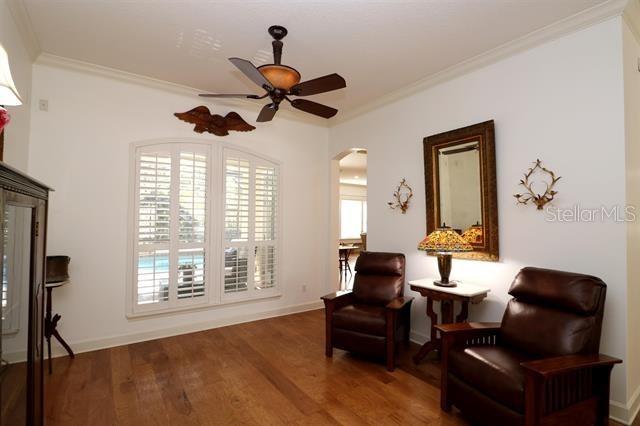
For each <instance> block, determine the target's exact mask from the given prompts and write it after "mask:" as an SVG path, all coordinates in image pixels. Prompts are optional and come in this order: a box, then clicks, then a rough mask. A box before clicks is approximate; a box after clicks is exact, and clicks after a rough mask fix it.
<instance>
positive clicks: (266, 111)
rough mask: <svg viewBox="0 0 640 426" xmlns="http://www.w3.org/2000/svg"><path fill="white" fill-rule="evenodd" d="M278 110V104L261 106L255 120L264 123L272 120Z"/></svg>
mask: <svg viewBox="0 0 640 426" xmlns="http://www.w3.org/2000/svg"><path fill="white" fill-rule="evenodd" d="M277 111H278V106H277V105H275V104H267V105H265V106H264V107H262V110H261V111H260V114H259V115H258V119H257V120H256V121H257V122H259V123H264V122H265V121H271V120H273V116H274V115H276V112H277Z"/></svg>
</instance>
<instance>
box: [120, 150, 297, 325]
mask: <svg viewBox="0 0 640 426" xmlns="http://www.w3.org/2000/svg"><path fill="white" fill-rule="evenodd" d="M163 144H180V145H184V146H185V147H186V146H189V145H192V146H199V147H205V148H208V150H209V151H208V152H209V163H210V164H209V169H210V170H209V176H208V177H207V188H209V189H208V194H207V195H208V199H207V209H208V212H207V216H206V218H207V220H208V226H207V230H206V235H205V239H207V238H208V243H206V250H207V253H209V258H210V259H211V260H210V261H209V262H207V264H206V266H205V268H206V269H205V274H206V275H205V277H206V278H205V280H206V281H205V298H206V299H207V300H206V301H203V302H202V303H189V304H186V305H182V304H178V305H177V306H169V307H158V306H154V305H155V304H150V305H151V306H148V307H146V306H144V305H138V304H137V292H136V282H137V281H136V275H135V274H136V263H135V262H134V257H135V253H136V243H137V240H136V230H137V225H136V219H137V211H138V200H137V199H136V194H137V193H138V185H139V182H138V161H137V153H138V151H139V150H140V149H144V148H145V147H150V146H154V145H163ZM225 149H231V150H235V151H238V152H241V153H244V154H247V155H250V156H253V157H256V158H258V159H261V160H263V161H266V162H269V163H273V164H274V165H276V166H277V168H278V173H279V177H278V198H277V200H278V205H277V210H276V215H277V219H276V226H277V234H276V235H277V236H278V238H277V239H276V256H277V259H279V260H278V263H277V265H276V279H277V281H276V283H277V284H276V286H275V287H274V288H273V289H268V290H266V291H265V292H260V293H259V294H249V295H247V297H242V298H240V297H238V298H223V297H222V294H223V292H224V284H223V281H222V272H223V270H224V269H223V266H222V262H223V261H224V257H223V250H224V248H221V247H223V245H224V237H223V232H224V226H223V220H224V211H223V210H224V200H223V193H224V192H223V190H224V188H223V186H224V150H225ZM128 161H129V176H128V181H127V187H128V192H129V194H128V198H129V199H128V205H127V242H126V244H127V249H126V256H127V261H126V275H127V276H126V280H125V287H126V288H125V316H126V318H128V319H135V318H143V317H150V316H163V315H171V314H175V313H178V312H188V311H199V310H205V309H211V308H216V307H223V306H228V305H233V304H238V303H246V302H254V301H260V300H266V299H274V298H279V297H281V296H282V294H283V289H284V287H285V284H284V282H283V280H282V277H283V274H282V273H281V270H282V265H283V263H284V257H283V252H284V250H283V248H282V246H283V237H284V232H283V229H282V223H283V207H282V206H283V199H284V196H283V192H284V191H283V186H282V176H283V173H284V167H283V164H282V162H281V161H279V160H276V159H274V158H270V157H268V156H266V155H264V154H261V153H258V152H256V151H253V150H251V149H247V148H245V147H242V146H238V145H236V144H231V143H225V142H222V143H221V142H219V141H217V140H202V139H192V138H162V139H149V140H142V141H135V142H131V143H130V144H129V158H128ZM172 167H173V166H172ZM215 259H218V260H215ZM253 293H255V292H253ZM141 306H143V308H140V307H141Z"/></svg>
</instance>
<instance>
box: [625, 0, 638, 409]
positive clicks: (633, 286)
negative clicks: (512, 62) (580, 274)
mask: <svg viewBox="0 0 640 426" xmlns="http://www.w3.org/2000/svg"><path fill="white" fill-rule="evenodd" d="M637 10H639V11H640V7H638V9H637ZM637 13H639V14H640V12H637ZM638 19H639V20H640V17H638ZM622 31H623V33H622V35H623V44H624V103H625V128H626V141H627V143H626V146H627V156H626V161H627V202H628V203H629V204H630V205H634V206H636V207H637V208H638V209H639V211H640V118H639V117H640V70H638V66H639V63H638V61H639V60H640V39H639V38H638V37H640V36H639V35H638V34H635V35H634V33H633V32H632V30H631V29H630V27H629V26H628V25H627V23H626V22H625V23H624V25H623V26H622ZM639 258H640V221H635V222H633V223H630V224H629V226H628V227H627V262H628V266H627V274H628V277H629V280H628V300H629V309H628V312H627V316H628V317H627V321H628V324H627V327H628V333H627V371H628V377H629V380H628V382H627V395H628V397H629V402H630V404H631V406H630V409H631V411H634V412H635V411H636V410H637V409H638V406H639V405H640V331H639V330H640V310H638V309H637V303H638V301H639V300H640V262H638V259H639Z"/></svg>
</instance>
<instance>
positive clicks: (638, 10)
mask: <svg viewBox="0 0 640 426" xmlns="http://www.w3.org/2000/svg"><path fill="white" fill-rule="evenodd" d="M622 17H623V18H624V21H625V22H626V24H627V26H628V27H629V29H630V30H631V32H632V33H633V35H634V37H635V38H636V40H637V41H638V43H640V0H629V4H628V5H627V7H626V8H625V9H624V13H623V14H622Z"/></svg>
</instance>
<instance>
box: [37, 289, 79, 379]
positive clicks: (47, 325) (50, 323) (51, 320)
mask: <svg viewBox="0 0 640 426" xmlns="http://www.w3.org/2000/svg"><path fill="white" fill-rule="evenodd" d="M46 289H47V303H46V307H45V315H44V337H45V339H47V350H48V352H49V374H51V373H52V372H53V368H52V366H51V336H53V337H55V338H56V339H57V340H58V342H60V344H61V345H62V346H63V347H64V349H65V350H66V351H67V353H68V354H69V356H70V357H71V358H75V355H74V353H73V351H72V350H71V347H70V346H69V345H68V344H67V342H65V341H64V339H63V338H62V336H60V333H58V330H57V329H56V327H57V325H58V321H60V318H61V316H60V314H55V315H54V316H53V317H52V316H51V311H52V307H51V305H52V302H51V292H52V291H53V287H46Z"/></svg>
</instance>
